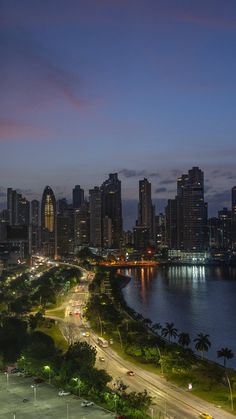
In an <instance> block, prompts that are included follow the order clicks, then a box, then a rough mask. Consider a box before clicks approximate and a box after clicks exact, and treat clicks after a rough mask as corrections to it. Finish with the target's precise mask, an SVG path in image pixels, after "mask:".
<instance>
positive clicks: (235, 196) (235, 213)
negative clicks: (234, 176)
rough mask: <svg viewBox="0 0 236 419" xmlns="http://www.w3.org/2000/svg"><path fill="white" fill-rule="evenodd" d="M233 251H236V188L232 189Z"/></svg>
mask: <svg viewBox="0 0 236 419" xmlns="http://www.w3.org/2000/svg"><path fill="white" fill-rule="evenodd" d="M231 196H232V249H233V250H236V186H234V187H233V188H232V195H231Z"/></svg>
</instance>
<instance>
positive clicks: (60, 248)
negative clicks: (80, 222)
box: [57, 198, 74, 256]
mask: <svg viewBox="0 0 236 419" xmlns="http://www.w3.org/2000/svg"><path fill="white" fill-rule="evenodd" d="M57 208H58V214H57V255H58V256H68V255H69V254H72V253H73V252H74V209H73V207H72V205H71V204H68V202H67V200H66V198H62V199H59V200H58V202H57Z"/></svg>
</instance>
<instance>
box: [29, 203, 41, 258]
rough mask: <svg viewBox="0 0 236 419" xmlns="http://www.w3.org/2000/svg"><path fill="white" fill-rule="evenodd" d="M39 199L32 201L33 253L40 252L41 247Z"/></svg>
mask: <svg viewBox="0 0 236 419" xmlns="http://www.w3.org/2000/svg"><path fill="white" fill-rule="evenodd" d="M39 216H40V214H39V201H37V200H36V199H34V200H33V201H31V215H30V222H31V246H32V253H36V252H38V250H39V248H40V227H39Z"/></svg>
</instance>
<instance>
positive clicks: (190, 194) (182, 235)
mask: <svg viewBox="0 0 236 419" xmlns="http://www.w3.org/2000/svg"><path fill="white" fill-rule="evenodd" d="M175 200H176V202H174V201H175ZM175 200H173V202H172V200H171V202H170V203H169V204H170V205H169V208H168V211H167V218H168V220H167V231H168V235H169V246H171V248H173V246H175V247H176V248H177V249H178V250H187V251H190V252H194V251H203V250H205V249H206V248H207V204H206V203H205V202H204V174H203V172H202V170H200V169H199V168H198V167H193V168H192V169H191V170H189V171H188V174H183V175H182V176H181V177H180V178H178V180H177V196H176V199H175ZM174 231H176V241H175V233H174ZM171 237H172V239H171V240H170V238H171Z"/></svg>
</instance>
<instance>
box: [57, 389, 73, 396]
mask: <svg viewBox="0 0 236 419" xmlns="http://www.w3.org/2000/svg"><path fill="white" fill-rule="evenodd" d="M69 395H70V392H69V391H65V390H60V391H59V392H58V396H69Z"/></svg>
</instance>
